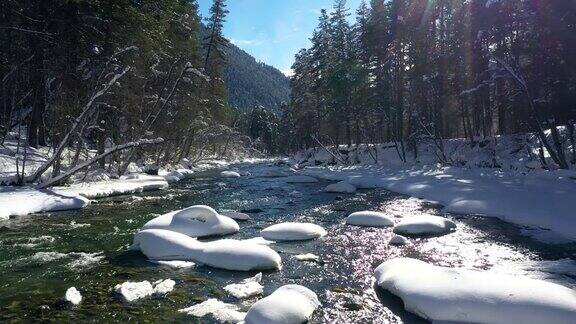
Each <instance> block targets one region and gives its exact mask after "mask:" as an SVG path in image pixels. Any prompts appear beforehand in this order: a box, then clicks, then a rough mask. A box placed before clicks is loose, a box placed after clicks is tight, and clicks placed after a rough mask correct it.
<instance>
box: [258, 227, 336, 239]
mask: <svg viewBox="0 0 576 324" xmlns="http://www.w3.org/2000/svg"><path fill="white" fill-rule="evenodd" d="M326 234H327V232H326V230H325V229H324V228H322V226H319V225H316V224H312V223H293V222H288V223H280V224H275V225H272V226H269V227H266V228H265V229H263V230H262V231H261V232H260V235H262V237H263V238H264V239H266V240H271V241H305V240H313V239H317V238H320V237H322V236H324V235H326Z"/></svg>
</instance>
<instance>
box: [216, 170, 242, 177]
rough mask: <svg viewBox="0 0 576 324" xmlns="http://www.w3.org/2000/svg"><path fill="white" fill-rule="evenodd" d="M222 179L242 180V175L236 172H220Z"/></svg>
mask: <svg viewBox="0 0 576 324" xmlns="http://www.w3.org/2000/svg"><path fill="white" fill-rule="evenodd" d="M220 177H222V178H240V177H241V175H240V173H238V172H236V171H222V172H220Z"/></svg>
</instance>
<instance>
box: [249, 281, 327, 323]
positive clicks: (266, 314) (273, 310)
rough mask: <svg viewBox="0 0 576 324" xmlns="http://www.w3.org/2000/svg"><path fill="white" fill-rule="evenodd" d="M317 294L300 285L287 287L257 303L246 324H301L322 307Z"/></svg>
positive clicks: (252, 308) (250, 310) (251, 310)
mask: <svg viewBox="0 0 576 324" xmlns="http://www.w3.org/2000/svg"><path fill="white" fill-rule="evenodd" d="M320 305H321V304H320V301H318V297H317V296H316V294H315V293H314V292H313V291H311V290H310V289H308V288H306V287H304V286H300V285H286V286H282V287H280V288H278V289H276V291H274V292H273V293H272V294H271V295H270V296H268V297H266V298H263V299H261V300H259V301H257V302H256V303H255V304H254V305H252V307H250V309H249V310H248V313H247V314H246V319H245V321H246V324H270V323H282V324H299V323H305V322H307V321H308V320H309V319H310V317H311V316H312V314H313V313H314V311H315V310H316V309H317V308H318V307H319V306H320Z"/></svg>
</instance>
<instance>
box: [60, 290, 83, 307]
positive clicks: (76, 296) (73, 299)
mask: <svg viewBox="0 0 576 324" xmlns="http://www.w3.org/2000/svg"><path fill="white" fill-rule="evenodd" d="M64 300H65V301H66V302H68V303H70V304H71V305H73V306H77V305H79V304H80V302H81V301H82V295H81V294H80V292H79V291H78V289H76V287H70V288H68V290H66V294H65V295H64Z"/></svg>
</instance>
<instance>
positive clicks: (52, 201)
mask: <svg viewBox="0 0 576 324" xmlns="http://www.w3.org/2000/svg"><path fill="white" fill-rule="evenodd" d="M89 204H90V201H89V200H88V199H86V198H84V197H82V196H80V195H78V194H75V193H68V192H64V191H61V190H56V189H54V190H48V189H46V190H33V189H17V190H2V189H0V206H1V207H0V220H2V219H8V218H9V217H10V216H24V215H28V214H34V213H43V212H53V211H63V210H74V209H81V208H84V207H86V206H88V205H89Z"/></svg>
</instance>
